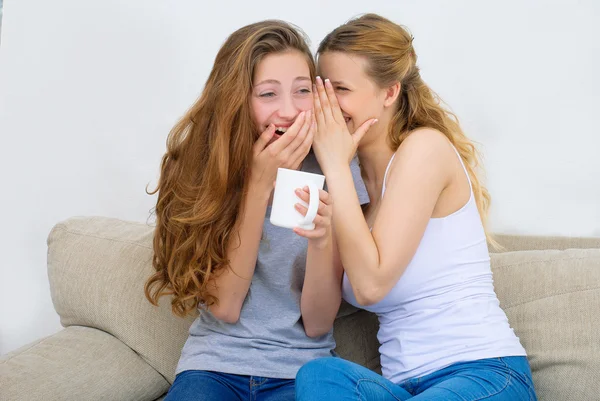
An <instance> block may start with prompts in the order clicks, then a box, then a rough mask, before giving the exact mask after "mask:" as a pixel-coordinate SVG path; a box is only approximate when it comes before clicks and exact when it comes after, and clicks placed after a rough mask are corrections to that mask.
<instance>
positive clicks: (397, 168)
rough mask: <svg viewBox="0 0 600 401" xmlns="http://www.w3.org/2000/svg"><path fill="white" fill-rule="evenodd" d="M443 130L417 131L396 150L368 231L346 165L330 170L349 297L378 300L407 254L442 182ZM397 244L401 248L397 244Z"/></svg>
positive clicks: (445, 160) (445, 171)
mask: <svg viewBox="0 0 600 401" xmlns="http://www.w3.org/2000/svg"><path fill="white" fill-rule="evenodd" d="M452 152H453V151H452V149H451V148H450V147H449V144H448V143H447V140H446V139H445V138H444V136H443V134H441V133H439V132H437V131H433V130H423V131H420V132H415V133H414V134H412V135H410V136H409V137H408V138H407V139H406V140H405V141H404V142H403V143H402V144H401V145H400V148H399V149H398V151H397V152H396V160H395V162H394V165H393V166H392V168H391V169H390V177H389V179H388V183H387V188H388V189H387V190H386V193H385V197H384V198H383V200H382V202H381V206H380V209H379V212H378V214H377V217H376V219H375V223H374V226H373V231H372V232H369V228H368V227H367V224H366V222H365V219H364V217H363V214H362V211H361V209H360V205H359V202H358V199H357V198H356V194H355V193H354V190H353V188H354V187H353V185H352V184H353V183H352V177H351V175H350V170H349V169H347V168H346V169H341V168H340V169H337V170H332V171H331V176H328V177H327V180H328V182H329V190H330V192H331V195H332V197H333V198H334V199H335V200H336V207H335V209H334V211H333V223H334V224H335V225H336V234H337V240H338V241H339V249H340V255H341V259H342V263H343V266H344V269H345V271H346V274H347V275H348V279H349V280H350V283H351V284H352V288H353V290H354V295H355V297H356V299H357V301H358V302H359V303H360V304H362V305H371V304H374V303H377V302H379V301H380V300H381V299H383V298H384V297H385V296H386V295H387V294H388V292H389V291H390V290H391V289H392V288H393V286H394V285H395V284H396V282H397V281H398V280H399V279H400V277H401V276H402V274H403V273H404V271H405V269H406V267H407V266H408V264H409V263H410V261H411V259H412V258H413V256H414V254H415V252H416V250H417V248H418V246H419V243H420V242H421V238H422V237H423V234H424V232H425V228H426V227H427V223H428V222H429V219H430V218H431V215H432V213H433V209H434V207H435V205H436V202H437V199H438V197H439V195H440V193H441V191H442V190H443V189H444V188H445V187H446V185H448V183H449V180H450V177H449V171H451V169H450V168H449V167H448V166H450V165H451V164H450V160H451V157H456V156H455V155H454V154H452ZM398 244H402V246H398Z"/></svg>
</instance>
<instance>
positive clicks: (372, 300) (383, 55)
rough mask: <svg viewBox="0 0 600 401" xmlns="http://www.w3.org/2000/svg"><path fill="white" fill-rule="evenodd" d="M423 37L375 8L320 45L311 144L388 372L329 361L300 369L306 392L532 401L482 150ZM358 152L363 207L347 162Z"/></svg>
mask: <svg viewBox="0 0 600 401" xmlns="http://www.w3.org/2000/svg"><path fill="white" fill-rule="evenodd" d="M412 41H413V40H412V36H411V35H410V34H409V33H408V32H407V31H406V29H404V28H403V27H401V26H399V25H396V24H395V23H393V22H391V21H389V20H387V19H385V18H383V17H380V16H378V15H374V14H367V15H364V16H362V17H359V18H356V19H353V20H351V21H349V22H348V23H346V24H344V25H342V26H340V27H338V28H336V29H335V30H334V31H333V32H331V33H330V34H329V35H327V36H326V37H325V39H323V41H322V42H321V45H320V46H319V72H320V73H321V74H322V75H323V76H324V77H326V78H327V79H326V80H325V82H323V81H321V80H320V78H318V77H317V90H316V91H315V99H314V100H315V106H314V112H315V117H316V120H317V124H318V129H317V132H316V133H315V139H314V144H313V148H314V151H315V153H316V155H317V159H318V161H319V163H320V165H321V167H322V168H323V171H324V173H325V177H326V179H327V182H328V189H329V192H330V194H331V197H332V199H333V201H334V208H333V220H332V224H333V225H334V227H335V239H336V242H337V244H338V245H339V252H340V258H341V262H342V263H343V267H344V270H345V273H344V279H343V290H342V292H343V296H344V298H345V299H346V300H347V301H348V302H350V303H351V304H354V305H356V306H359V307H362V308H364V309H366V310H369V311H372V312H374V313H376V314H377V315H378V317H379V323H380V327H379V332H378V335H377V338H378V340H379V342H380V343H381V347H380V349H379V350H380V353H381V367H382V373H383V377H382V376H381V375H378V374H376V373H375V372H372V371H370V370H368V369H366V368H364V367H362V366H359V365H356V364H353V363H351V362H348V361H344V360H342V359H340V358H321V359H318V360H316V361H312V362H309V363H308V364H307V365H306V366H304V367H303V368H302V369H301V370H300V371H299V373H298V376H297V383H296V389H297V399H299V400H324V399H336V400H357V399H360V400H394V401H396V400H408V399H411V400H415V401H416V400H445V401H448V400H452V401H454V400H456V401H458V400H460V401H473V400H482V399H485V400H489V401H492V400H498V401H500V400H507V401H508V400H534V399H535V392H534V389H533V382H532V378H531V371H530V368H529V363H528V361H527V358H526V354H525V350H524V349H523V347H522V346H521V344H520V342H519V339H518V338H517V336H516V335H515V333H514V332H513V330H512V329H511V328H510V326H509V323H508V320H507V318H506V315H505V313H504V312H503V311H502V309H500V306H499V302H498V298H497V297H496V294H495V292H494V286H493V282H492V272H491V268H490V257H489V253H488V248H487V243H486V233H485V230H484V219H485V217H486V214H487V209H488V204H489V196H488V193H487V192H486V191H485V189H484V188H483V186H482V185H481V184H480V182H479V180H478V179H477V175H476V171H475V167H476V165H477V157H476V153H475V148H474V146H473V144H472V143H471V141H469V139H468V138H467V137H466V136H465V135H464V133H463V132H462V130H461V128H460V126H459V124H458V122H457V120H456V119H455V118H454V116H453V115H452V114H451V113H450V112H448V111H447V110H445V109H444V108H443V107H442V106H441V104H440V102H439V99H438V98H437V97H436V95H435V94H434V92H433V91H432V90H431V89H430V88H429V87H428V86H427V85H426V84H425V83H424V81H423V80H422V79H421V75H420V72H419V68H418V67H417V65H416V60H417V58H416V54H415V51H414V48H413V45H412ZM368 127H370V128H368ZM367 128H368V130H367ZM349 132H355V133H354V134H353V135H350V134H349ZM357 150H358V158H359V161H360V163H361V169H362V177H363V179H364V183H365V185H366V187H367V190H368V193H369V197H370V200H371V202H370V204H369V205H368V206H367V207H366V208H364V210H361V207H360V202H358V200H357V199H356V195H355V194H354V188H353V183H352V177H351V174H350V170H349V168H348V160H349V158H350V157H352V155H354V153H355V152H356V151H357ZM384 195H385V196H384Z"/></svg>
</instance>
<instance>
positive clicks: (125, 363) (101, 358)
mask: <svg viewBox="0 0 600 401" xmlns="http://www.w3.org/2000/svg"><path fill="white" fill-rule="evenodd" d="M168 387H169V383H168V382H167V381H166V380H165V379H164V378H163V377H162V376H161V375H160V374H158V372H157V371H156V370H154V369H153V368H152V367H151V366H150V365H148V364H147V363H146V362H145V361H144V360H142V359H141V358H140V357H139V356H138V355H136V354H135V352H133V351H132V350H131V349H130V348H129V347H127V346H126V345H125V344H123V343H122V342H121V341H119V340H117V339H116V338H115V337H113V336H111V335H110V334H107V333H104V332H102V331H100V330H96V329H92V328H88V327H75V326H74V327H69V328H67V329H65V330H62V331H60V332H58V333H56V334H54V335H52V336H50V337H46V338H44V339H42V340H39V341H37V342H35V343H32V344H29V345H27V346H25V347H23V348H20V349H18V350H16V351H13V352H11V353H9V354H6V355H3V356H2V358H0V388H1V390H0V399H2V400H11V401H19V400H23V401H25V400H44V401H54V400H57V401H58V400H90V401H93V400H114V401H118V400H123V401H126V400H154V399H156V398H157V397H159V396H160V395H161V394H163V393H165V392H166V391H167V389H168Z"/></svg>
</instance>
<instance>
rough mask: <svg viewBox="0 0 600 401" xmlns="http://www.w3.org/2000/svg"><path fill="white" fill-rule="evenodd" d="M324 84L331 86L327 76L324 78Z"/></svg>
mask: <svg viewBox="0 0 600 401" xmlns="http://www.w3.org/2000/svg"><path fill="white" fill-rule="evenodd" d="M325 85H329V86H331V82H330V81H329V78H325Z"/></svg>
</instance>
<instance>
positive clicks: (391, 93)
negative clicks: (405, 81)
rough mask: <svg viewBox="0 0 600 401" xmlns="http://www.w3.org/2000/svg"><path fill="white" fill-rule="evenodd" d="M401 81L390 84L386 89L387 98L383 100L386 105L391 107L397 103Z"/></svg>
mask: <svg viewBox="0 0 600 401" xmlns="http://www.w3.org/2000/svg"><path fill="white" fill-rule="evenodd" d="M400 89H401V87H400V82H397V81H396V82H394V84H393V85H392V86H389V87H388V88H387V89H386V90H385V99H384V101H383V105H384V106H385V107H390V106H391V105H393V104H395V103H396V100H397V99H398V96H400Z"/></svg>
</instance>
